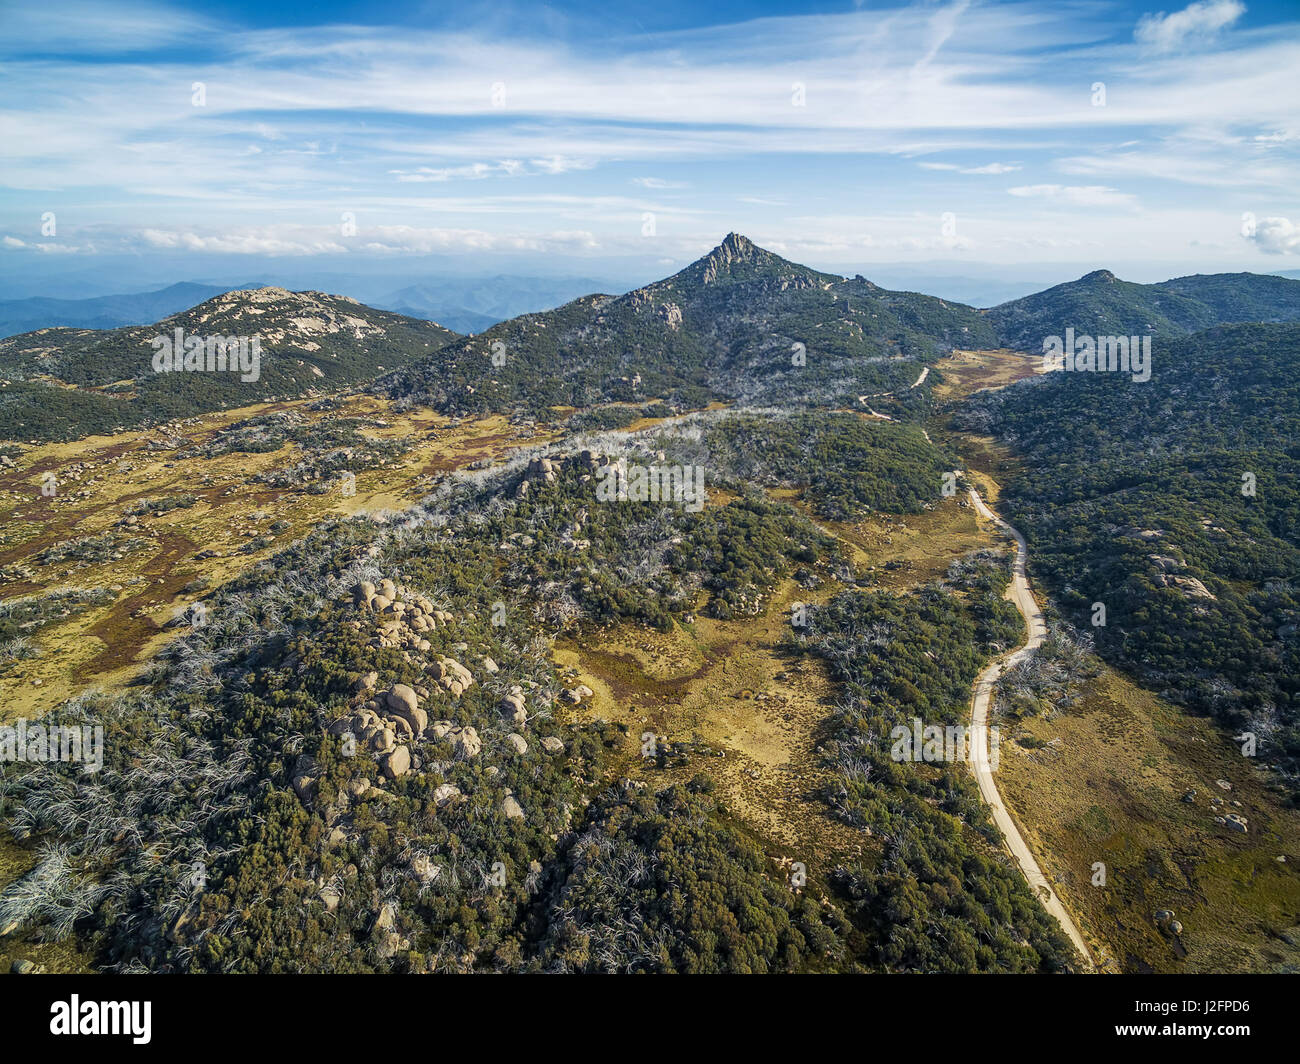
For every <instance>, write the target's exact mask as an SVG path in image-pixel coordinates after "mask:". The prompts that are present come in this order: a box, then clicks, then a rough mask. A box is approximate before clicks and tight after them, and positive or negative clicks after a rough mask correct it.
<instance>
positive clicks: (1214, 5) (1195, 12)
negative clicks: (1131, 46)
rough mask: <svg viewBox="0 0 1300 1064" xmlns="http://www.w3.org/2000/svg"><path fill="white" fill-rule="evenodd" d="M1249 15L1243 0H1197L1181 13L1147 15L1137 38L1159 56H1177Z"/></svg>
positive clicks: (1138, 29) (1140, 23) (1142, 20)
mask: <svg viewBox="0 0 1300 1064" xmlns="http://www.w3.org/2000/svg"><path fill="white" fill-rule="evenodd" d="M1245 13H1246V5H1245V4H1243V3H1240V2H1239V0H1196V3H1194V4H1189V5H1188V6H1187V7H1185V8H1183V10H1181V11H1175V12H1173V13H1172V14H1168V15H1167V14H1165V13H1164V12H1163V11H1161V12H1160V14H1158V15H1143V16H1142V18H1141V19H1140V20H1139V21H1138V24H1137V29H1136V30H1134V32H1133V36H1134V38H1136V40H1137V41H1138V42H1139V43H1141V44H1144V45H1146V46H1147V47H1148V48H1151V49H1152V50H1153V51H1156V52H1175V51H1178V50H1179V49H1181V48H1184V47H1186V46H1188V45H1190V44H1196V43H1201V42H1204V41H1206V40H1208V39H1210V38H1212V37H1214V35H1215V34H1217V33H1218V32H1219V31H1220V30H1222V29H1224V28H1225V27H1227V26H1231V25H1232V24H1233V23H1234V22H1236V21H1237V19H1239V18H1241V16H1242V15H1244V14H1245Z"/></svg>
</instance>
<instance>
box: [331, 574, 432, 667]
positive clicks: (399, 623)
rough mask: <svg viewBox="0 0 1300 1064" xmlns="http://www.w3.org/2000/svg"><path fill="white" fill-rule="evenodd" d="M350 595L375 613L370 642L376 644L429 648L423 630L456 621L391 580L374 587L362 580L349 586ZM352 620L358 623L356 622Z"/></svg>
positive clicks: (364, 608) (417, 648)
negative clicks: (350, 589)
mask: <svg viewBox="0 0 1300 1064" xmlns="http://www.w3.org/2000/svg"><path fill="white" fill-rule="evenodd" d="M352 595H353V599H354V601H355V602H356V604H357V605H358V606H360V607H361V608H362V609H363V610H365V611H367V612H369V613H371V614H373V615H374V639H373V640H372V643H371V645H372V646H376V647H405V648H408V649H411V650H420V651H424V650H428V649H429V640H428V639H427V638H425V635H426V633H428V632H432V631H436V630H437V629H438V628H441V627H444V626H446V625H448V624H450V623H451V622H452V621H453V620H455V618H454V617H453V616H452V615H451V614H450V613H448V612H447V611H446V610H440V609H436V608H434V605H433V603H432V602H430V601H429V600H428V599H427V598H425V597H424V596H423V595H408V594H407V593H406V591H405V589H403V588H400V587H398V586H397V585H396V584H394V583H393V581H391V580H381V581H380V582H379V585H378V586H377V587H376V586H375V585H374V584H372V583H371V582H370V581H369V580H363V581H361V583H359V584H357V586H356V587H355V588H353V589H352ZM355 623H358V626H359V622H355Z"/></svg>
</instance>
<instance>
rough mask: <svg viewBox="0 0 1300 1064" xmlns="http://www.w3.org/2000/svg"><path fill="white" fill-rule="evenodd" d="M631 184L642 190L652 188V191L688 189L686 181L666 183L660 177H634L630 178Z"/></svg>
mask: <svg viewBox="0 0 1300 1064" xmlns="http://www.w3.org/2000/svg"><path fill="white" fill-rule="evenodd" d="M632 183H633V184H634V185H640V186H641V187H642V188H653V189H676V188H689V187H690V185H689V183H688V182H686V181H667V180H665V179H664V178H662V177H634V178H632Z"/></svg>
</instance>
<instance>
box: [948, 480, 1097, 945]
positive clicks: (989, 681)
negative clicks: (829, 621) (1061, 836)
mask: <svg viewBox="0 0 1300 1064" xmlns="http://www.w3.org/2000/svg"><path fill="white" fill-rule="evenodd" d="M970 498H971V503H972V504H973V505H974V507H975V512H976V513H978V514H979V515H980V516H981V517H983V518H986V519H987V520H989V521H992V522H993V523H994V524H996V525H997V526H998V527H999V528H1001V529H1003V530H1004V531H1006V532H1007V533H1008V534H1010V535H1011V536H1013V537H1014V538H1015V541H1016V560H1015V563H1014V565H1013V566H1012V570H1011V586H1010V588H1008V589H1007V598H1009V599H1010V600H1011V601H1012V602H1014V603H1015V605H1016V609H1018V610H1019V611H1020V613H1021V615H1022V616H1023V617H1024V618H1025V624H1026V625H1027V626H1028V628H1029V638H1028V639H1027V640H1026V641H1025V643H1024V645H1023V646H1021V647H1020V648H1019V649H1017V650H1015V651H1013V652H1012V653H1010V654H1008V655H1006V656H1005V657H1003V658H1000V659H998V660H997V661H995V662H993V663H992V664H990V665H989V666H987V667H986V668H985V669H984V671H983V672H981V673H980V674H979V676H978V677H977V678H976V680H975V688H974V696H973V697H972V699H971V725H972V728H971V731H972V739H971V745H972V747H973V749H972V751H971V768H972V770H973V771H974V773H975V779H976V780H977V781H978V782H979V787H980V795H981V796H982V797H983V799H984V802H985V804H986V805H987V806H988V807H989V810H990V811H991V812H992V813H993V822H994V823H995V824H996V825H997V827H998V830H999V831H1000V832H1002V837H1003V839H1004V840H1005V841H1006V844H1007V848H1008V849H1009V850H1010V851H1011V854H1012V856H1013V857H1015V859H1016V863H1017V864H1019V865H1020V871H1021V872H1023V873H1024V875H1025V879H1027V880H1028V881H1029V886H1030V889H1032V890H1033V892H1034V893H1035V894H1037V895H1038V897H1039V899H1040V900H1041V901H1042V903H1043V906H1044V907H1045V908H1046V909H1047V911H1048V912H1049V913H1051V914H1052V916H1054V917H1055V918H1056V921H1057V923H1059V924H1060V925H1061V929H1062V930H1063V931H1064V932H1065V933H1066V935H1067V936H1068V937H1069V939H1070V941H1071V942H1073V943H1074V945H1075V948H1076V949H1077V950H1078V951H1079V955H1080V956H1081V957H1082V958H1083V959H1084V962H1085V963H1087V964H1088V965H1089V967H1091V966H1092V953H1091V952H1090V951H1089V950H1088V946H1087V944H1086V943H1085V942H1084V940H1083V936H1082V935H1081V934H1079V929H1078V928H1077V927H1075V926H1074V921H1073V920H1072V919H1071V918H1070V914H1069V913H1068V912H1066V911H1065V906H1064V905H1062V904H1061V899H1060V898H1059V897H1057V895H1056V891H1054V890H1053V889H1052V886H1051V884H1050V883H1048V881H1047V877H1046V876H1045V875H1043V870H1042V869H1041V868H1040V867H1039V866H1038V862H1037V861H1036V860H1035V859H1034V855H1033V852H1032V851H1031V850H1030V849H1029V846H1028V844H1026V842H1025V840H1024V837H1023V836H1022V835H1021V834H1020V829H1019V828H1018V827H1016V822H1015V821H1014V820H1012V819H1011V814H1010V813H1009V812H1008V811H1007V807H1006V805H1005V804H1004V803H1003V801H1002V795H1000V794H999V793H998V788H997V784H995V783H994V782H993V769H992V767H991V765H990V763H989V749H988V727H987V725H988V720H989V706H990V704H991V703H992V701H993V685H994V684H995V683H996V682H997V679H998V677H999V676H1001V675H1002V673H1003V671H1004V670H1006V669H1009V668H1013V667H1014V666H1016V665H1018V664H1020V662H1022V661H1024V660H1025V659H1026V658H1028V657H1029V656H1030V655H1031V654H1033V652H1034V651H1035V650H1037V649H1038V648H1039V647H1040V646H1042V645H1043V640H1044V639H1046V638H1047V625H1046V624H1045V623H1044V621H1043V611H1042V610H1040V609H1039V608H1038V602H1037V601H1036V600H1035V599H1034V594H1033V592H1032V591H1031V590H1030V589H1029V578H1028V576H1027V575H1026V573H1025V559H1026V557H1027V555H1028V553H1029V552H1028V549H1027V548H1026V546H1025V537H1024V536H1022V535H1021V534H1020V533H1019V532H1018V531H1016V530H1015V529H1014V528H1012V527H1011V526H1010V525H1009V524H1007V523H1006V522H1005V521H1004V520H1002V518H1000V517H999V516H998V515H997V514H996V513H994V512H993V511H992V510H991V509H989V507H988V506H987V505H985V503H984V500H983V499H982V498H980V494H979V492H977V491H975V490H974V489H973V488H972V489H971V493H970Z"/></svg>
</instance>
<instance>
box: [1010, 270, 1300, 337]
mask: <svg viewBox="0 0 1300 1064" xmlns="http://www.w3.org/2000/svg"><path fill="white" fill-rule="evenodd" d="M985 315H986V317H987V319H988V321H989V323H990V324H991V325H992V326H993V328H994V329H995V330H996V331H997V334H998V338H999V340H1000V342H1001V343H1002V344H1003V345H1004V346H1006V347H1012V348H1015V349H1017V350H1021V351H1032V352H1034V353H1041V352H1042V350H1043V340H1044V339H1045V338H1046V337H1048V336H1063V335H1064V334H1065V330H1066V329H1067V328H1072V329H1074V331H1075V332H1076V333H1077V334H1079V335H1084V334H1086V335H1091V336H1133V335H1140V336H1145V335H1147V334H1150V335H1152V336H1162V337H1174V336H1184V335H1186V334H1187V333H1190V332H1196V331H1198V330H1200V329H1207V328H1210V327H1211V326H1214V325H1227V324H1235V323H1239V322H1248V321H1300V282H1297V281H1291V280H1287V279H1286V278H1282V277H1273V276H1267V275H1263V274H1254V273H1220V274H1197V275H1195V276H1191V277H1178V278H1175V279H1174V280H1171V281H1162V282H1160V283H1159V284H1138V283H1136V282H1133V281H1123V280H1120V279H1119V278H1118V277H1116V276H1115V275H1114V274H1113V273H1111V272H1110V271H1109V270H1095V271H1094V272H1092V273H1090V274H1087V275H1086V276H1084V277H1081V278H1079V280H1077V281H1067V282H1066V283H1065V284H1059V285H1056V286H1055V287H1053V288H1048V289H1046V290H1045V291H1042V292H1036V293H1035V294H1034V295H1031V296H1025V297H1024V298H1023V299H1015V300H1012V301H1011V302H1009V303H1003V304H1001V305H1000V306H996V307H993V308H992V309H990V310H988V311H985Z"/></svg>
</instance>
